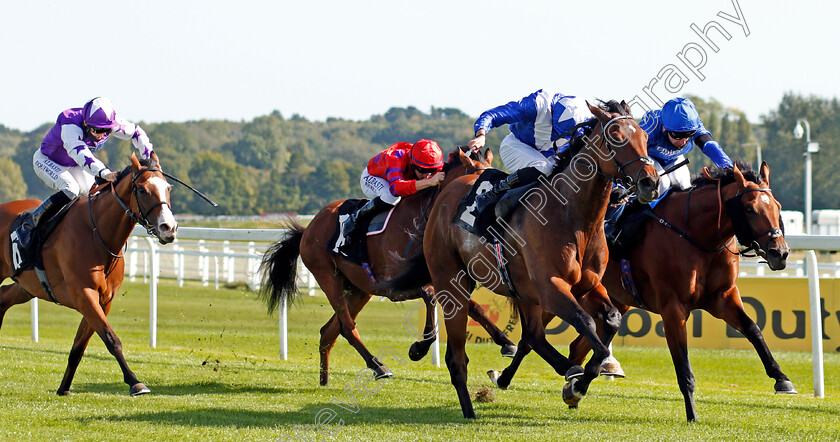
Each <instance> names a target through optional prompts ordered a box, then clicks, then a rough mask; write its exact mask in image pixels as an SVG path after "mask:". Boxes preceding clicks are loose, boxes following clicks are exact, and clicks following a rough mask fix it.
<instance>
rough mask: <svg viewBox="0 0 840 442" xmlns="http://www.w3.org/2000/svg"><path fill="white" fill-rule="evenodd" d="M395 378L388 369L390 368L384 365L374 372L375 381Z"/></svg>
mask: <svg viewBox="0 0 840 442" xmlns="http://www.w3.org/2000/svg"><path fill="white" fill-rule="evenodd" d="M392 377H394V373H392V372H391V370H389V369H388V367H386V366H384V365H380V366H379V367H376V368H375V369H374V370H373V378H374V379H382V378H392Z"/></svg>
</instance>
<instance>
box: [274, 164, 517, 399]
mask: <svg viewBox="0 0 840 442" xmlns="http://www.w3.org/2000/svg"><path fill="white" fill-rule="evenodd" d="M492 155H493V154H492V153H491V152H490V150H489V149H487V150H486V151H485V154H484V156H481V157H477V159H471V158H469V157H467V156H465V155H464V153H463V151H461V150H457V153H456V152H452V153H450V155H449V158H448V161H447V163H446V164H445V165H444V168H443V171H444V172H445V173H446V178H445V179H444V181H443V182H442V183H441V185H440V187H441V189H442V188H445V187H446V186H447V185H448V184H449V183H450V182H452V181H453V180H454V179H455V178H458V177H461V176H463V175H464V174H465V173H471V172H474V171H477V170H478V171H480V170H481V169H484V168H488V167H490V164H491V163H492V160H493V156H492ZM438 194H439V190H438V189H437V188H436V187H435V188H429V189H426V190H423V191H421V192H418V193H417V194H415V195H411V196H407V197H403V198H402V200H401V201H400V203H399V204H398V205H397V206H396V208H394V211H393V213H392V214H391V217H390V220H389V221H388V227H387V228H386V230H385V232H383V233H382V234H379V235H374V236H368V237H367V250H368V258H369V262H370V267H371V270H372V272H373V275H374V277H375V279H376V282H381V281H385V280H387V279H389V278H391V277H393V276H394V275H395V272H397V271H399V269H400V268H401V264H402V262H403V260H404V259H405V258H406V257H411V256H414V255H420V253H421V252H420V250H421V247H422V232H423V228H424V226H425V223H426V217H427V216H428V213H429V212H430V210H431V207H432V204H433V202H434V200H435V198H436V197H437V195H438ZM342 203H343V201H337V202H334V203H332V204H330V205H328V206H327V207H325V208H323V209H321V211H320V212H318V214H317V215H315V217H314V218H313V219H312V222H310V223H309V225H308V226H307V227H306V228H305V229H304V228H303V227H301V226H299V225H297V224H295V223H292V224H291V225H289V228H290V230H291V232H290V233H289V234H288V235H287V236H286V237H285V238H284V239H283V240H281V241H279V242H277V243H276V244H274V245H272V246H271V247H270V248H269V249H268V250H267V251H266V253H265V256H264V258H263V262H262V264H261V266H260V272H261V273H262V284H263V285H262V287H263V288H262V290H261V291H260V296H261V297H262V298H263V299H264V300H265V301H266V302H267V305H268V309H269V312H271V311H273V310H274V309H275V308H276V307H277V305H278V304H279V303H280V301H281V300H282V299H284V298H286V299H288V300H293V299H294V297H295V296H296V294H297V287H296V272H297V258H298V256H300V258H301V259H302V260H303V263H304V264H305V265H306V267H307V268H308V269H309V271H310V272H312V275H314V276H315V279H316V280H317V281H318V285H320V287H321V289H322V290H323V291H324V293H325V294H326V296H327V298H328V299H329V301H330V305H331V306H332V307H333V309H334V310H335V314H333V316H332V317H331V318H330V320H329V321H327V323H326V324H325V325H324V326H323V327H322V328H321V341H320V355H321V362H320V365H321V374H320V383H321V385H327V383H328V381H329V355H330V350H331V349H332V347H333V345H334V344H335V341H336V339H337V338H338V336H339V334H340V335H341V336H344V338H345V339H347V341H348V342H349V343H350V345H352V346H353V348H355V349H356V351H358V352H359V355H361V356H362V358H363V359H364V360H365V364H366V365H367V367H368V368H370V369H371V370H373V371H374V376H375V377H376V378H377V379H379V378H383V377H390V376H393V373H391V370H389V369H388V367H387V366H385V365H384V364H383V363H382V362H380V361H379V360H378V359H377V358H376V357H375V356H374V355H373V354H371V353H370V351H369V350H368V349H367V347H365V345H364V344H363V343H362V340H361V337H360V336H359V332H358V330H357V329H356V316H357V315H358V314H359V312H360V311H361V310H362V308H363V307H364V306H365V304H367V302H368V301H369V300H370V298H371V296H373V294H378V295H383V293H381V292H380V291H379V290H378V288H377V286H376V282H374V281H371V278H370V277H369V276H368V275H367V274H366V272H365V270H364V269H363V268H362V266H360V265H358V264H355V263H353V262H351V261H349V260H347V259H345V258H343V257H342V256H339V255H336V254H333V253H331V252H330V251H328V250H327V242H328V241H329V240H330V238H331V237H332V235H333V232H335V229H336V227H337V225H338V213H337V209H338V207H339V206H340V205H341V204H342ZM421 265H423V266H425V264H424V263H422V262H421ZM424 273H425V272H424ZM417 298H422V299H423V301H424V302H425V304H426V326H425V330H424V337H423V339H421V340H420V341H418V342H415V343H414V344H412V346H411V349H410V351H409V356H410V357H411V359H412V360H415V361H416V360H419V359H420V358H422V357H423V356H424V355H425V354H426V353H427V352H428V350H429V346H430V345H431V344H432V342H433V341H434V340H435V335H436V329H435V328H434V327H435V324H434V319H433V315H434V308H435V306H434V305H435V304H434V299H433V296H432V294H431V293H430V292H429V291H428V290H427V289H424V288H422V287H420V288H417V289H416V290H414V291H412V292H411V293H405V294H402V296H400V297H392V298H391V300H393V301H404V300H409V299H417ZM470 312H471V316H472V317H473V319H475V320H476V321H478V322H479V323H480V324H482V325H483V326H484V327H485V328H486V329H487V330H488V332H489V333H490V334H491V336H492V337H493V340H494V342H496V343H497V344H498V345H500V346H502V353H503V354H504V355H506V356H512V355H513V353H514V352H515V351H516V346H515V345H514V344H513V342H511V341H510V339H508V338H507V336H506V335H505V334H504V333H503V332H502V331H501V330H499V329H498V328H497V327H496V326H495V324H493V322H492V321H490V319H489V318H487V316H486V314H485V312H484V310H483V309H482V308H481V307H480V306H479V305H478V304H476V303H474V302H473V303H472V304H471V306H470Z"/></svg>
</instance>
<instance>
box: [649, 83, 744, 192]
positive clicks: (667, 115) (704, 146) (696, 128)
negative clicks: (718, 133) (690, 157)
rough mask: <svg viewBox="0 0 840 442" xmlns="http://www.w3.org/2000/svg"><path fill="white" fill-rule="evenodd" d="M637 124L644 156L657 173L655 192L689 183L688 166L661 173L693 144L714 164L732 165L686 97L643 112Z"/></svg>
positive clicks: (719, 165) (680, 158) (679, 159)
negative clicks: (641, 132)
mask: <svg viewBox="0 0 840 442" xmlns="http://www.w3.org/2000/svg"><path fill="white" fill-rule="evenodd" d="M639 125H640V126H641V127H642V129H644V130H645V132H647V134H648V155H649V156H650V157H652V158H653V159H654V160H655V164H654V167H656V171H657V172H660V180H659V194H660V195H664V193H665V190H667V189H668V188H669V187H672V186H673V187H677V188H679V189H682V190H684V189H687V188H688V187H689V186H690V185H691V173H690V172H689V170H688V167H685V166H684V167H680V168H679V169H677V170H675V171H673V172H671V173H669V174H667V175H661V173H662V172H663V171H664V170H665V169H666V168H668V167H669V166H671V165H673V164H676V163H678V162H680V161H682V160H684V159H685V154H687V153H688V152H689V151H690V150H691V149H693V148H694V146H695V145H697V146H698V147H700V150H701V151H702V152H703V153H704V154H705V155H706V156H707V157H709V159H711V160H712V162H713V163H714V164H715V165H716V166H718V167H732V160H730V159H729V156H728V155H726V152H724V151H723V148H722V147H721V146H720V144H718V142H717V141H715V140H713V139H712V134H711V132H709V131H708V130H707V129H706V127H705V126H703V122H702V121H701V120H700V115H699V114H698V113H697V108H696V107H694V103H692V102H691V100H689V99H687V98H674V99H672V100H669V101H668V102H667V103H665V106H663V107H662V110H653V111H648V112H647V113H645V116H644V117H643V118H642V121H641V123H639Z"/></svg>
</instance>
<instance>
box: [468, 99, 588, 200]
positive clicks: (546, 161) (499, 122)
mask: <svg viewBox="0 0 840 442" xmlns="http://www.w3.org/2000/svg"><path fill="white" fill-rule="evenodd" d="M591 118H594V116H593V115H592V112H591V111H590V110H589V106H588V105H587V104H586V101H585V100H583V99H582V98H577V97H575V96H572V95H563V94H560V93H555V92H551V91H547V90H545V89H540V90H538V91H536V92H534V93H533V94H531V95H528V96H527V97H524V98H522V99H521V100H519V101H511V102H510V103H507V104H503V105H501V106H497V107H494V108H492V109H490V110H487V111H485V112H484V113H482V114H481V115H480V116H479V117H478V119H477V120H476V121H475V124H474V129H475V138H474V139H473V140H472V141H470V142H469V143H468V146H469V147H470V148H472V149H473V150H478V149H481V148H482V147H484V143H485V136H486V134H487V133H488V132H490V130H491V129H493V128H496V127H500V126H503V125H505V124H510V134H509V135H508V136H506V137H505V138H504V139H503V140H502V143H501V145H500V146H499V155H500V156H501V157H502V163H503V164H504V165H505V167H506V168H507V169H508V171H509V172H510V175H509V176H508V177H507V179H505V180H503V181H500V182H498V183H496V184H495V185H494V186H493V189H492V190H491V191H488V192H484V193H482V194H481V195H479V196H478V197H477V198H476V201H477V203H478V208H479V210H481V209H482V208H483V207H484V206H486V205H487V204H488V203H489V202H490V201H492V200H493V199H495V198H496V197H498V196H499V195H501V194H502V193H504V192H506V191H507V190H510V189H511V188H514V187H519V186H522V185H524V184H528V183H530V182H533V181H534V180H536V179H537V178H538V177H539V176H540V174H543V175H548V174H549V173H551V171H552V170H554V166H556V164H557V158H556V154H557V153H559V152H562V151H563V150H565V149H567V148H568V145H569V139H570V138H571V136H572V134H571V130H572V129H573V128H574V127H575V125H577V124H578V123H582V122H584V121H587V120H589V119H591Z"/></svg>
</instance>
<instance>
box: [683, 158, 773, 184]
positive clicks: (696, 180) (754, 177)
mask: <svg viewBox="0 0 840 442" xmlns="http://www.w3.org/2000/svg"><path fill="white" fill-rule="evenodd" d="M735 164H736V165H737V166H738V170H740V171H741V174H743V175H744V178H746V179H747V181H752V182H754V183H756V184H761V178H760V177H759V176H758V172H756V171H754V170H753V169H752V166H751V165H750V164H749V163H747V162H744V161H743V160H736V161H735ZM709 175H711V176H712V178H711V179H709V178H706V177H705V176H704V175H703V174H702V173H701V174H699V175H695V176H694V177H693V178H692V179H691V186H692V187H695V188H696V187H701V186H705V185H707V184H717V182H718V181H720V182H721V185H724V186H725V185H727V184H732V183H733V182H735V170H734V169H733V168H731V167H724V168H720V167H712V168H711V169H709Z"/></svg>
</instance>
